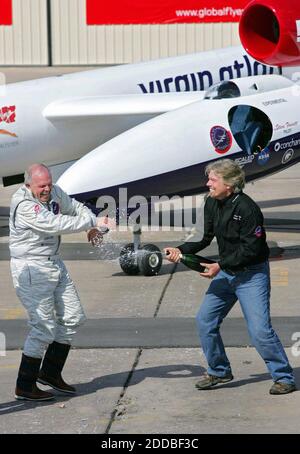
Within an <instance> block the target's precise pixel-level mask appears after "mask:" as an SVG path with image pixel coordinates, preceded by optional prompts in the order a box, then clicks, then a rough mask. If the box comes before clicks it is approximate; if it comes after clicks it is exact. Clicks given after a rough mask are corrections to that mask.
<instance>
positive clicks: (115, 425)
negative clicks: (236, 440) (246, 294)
mask: <svg viewBox="0 0 300 454" xmlns="http://www.w3.org/2000/svg"><path fill="white" fill-rule="evenodd" d="M27 78H29V77H27ZM15 190H16V188H15V187H12V188H2V187H0V282H1V298H0V373H1V386H0V433H2V434H98V435H100V434H110V435H119V436H122V435H125V434H298V433H300V427H299V408H300V392H299V391H297V392H294V393H292V394H289V395H285V396H271V395H270V394H269V388H270V386H271V384H272V381H271V378H270V376H269V374H268V372H267V369H266V367H265V364H264V362H263V361H262V360H261V358H260V357H259V356H258V354H257V352H256V350H255V349H254V348H253V347H251V345H250V341H249V338H248V334H247V330H246V326H245V322H244V320H243V316H242V313H241V310H240V307H239V305H238V303H237V304H236V305H235V306H234V308H233V309H232V311H231V312H230V314H229V315H228V317H227V319H226V320H225V322H224V325H223V327H222V333H223V336H224V342H225V345H226V350H227V353H228V356H229V358H230V360H231V363H232V369H233V373H234V377H235V378H234V380H233V381H232V382H230V383H228V384H226V385H223V386H218V387H216V388H214V389H212V390H210V391H198V390H197V389H196V388H195V386H194V385H195V383H196V382H197V380H198V379H199V377H200V376H201V375H202V374H203V372H204V370H205V367H206V363H205V358H204V356H203V353H202V350H201V348H200V345H199V343H198V338H197V333H196V329H195V323H194V318H195V315H196V313H197V311H198V309H199V306H200V304H201V299H202V297H203V295H204V292H205V291H206V289H207V286H208V284H209V282H208V281H207V280H205V279H203V278H201V277H199V276H198V275H197V274H196V273H195V272H193V271H190V270H188V269H187V268H185V267H184V266H183V265H176V266H175V265H173V264H169V263H168V262H164V264H163V267H162V269H161V272H160V274H159V275H158V276H154V277H144V276H141V275H139V276H126V275H125V274H123V272H122V271H121V269H120V267H119V264H118V254H119V250H120V248H121V246H122V245H123V244H125V243H126V242H129V241H131V237H130V234H128V233H112V234H109V235H108V236H107V237H106V238H105V244H104V245H103V246H102V247H101V249H94V248H92V247H91V246H90V245H88V244H87V243H86V238H85V234H83V233H82V234H76V235H66V236H64V238H63V243H62V247H61V253H62V257H63V258H64V260H65V263H66V266H67V267H68V269H69V271H70V274H71V276H72V278H73V280H74V281H75V283H76V286H77V289H78V291H79V294H80V297H81V301H82V304H83V306H84V308H85V311H86V314H87V317H88V320H87V322H86V325H85V326H83V327H82V328H81V329H79V331H78V334H77V336H76V337H75V339H74V347H73V348H72V350H71V352H70V356H69V359H68V361H67V364H66V366H65V369H64V378H65V379H66V381H68V382H70V383H72V384H74V385H76V387H77V391H78V393H77V395H76V396H73V397H70V396H64V395H62V394H60V393H59V392H56V391H54V394H55V396H56V400H55V401H53V402H51V401H50V402H47V403H46V402H45V403H28V402H20V401H16V400H14V387H15V380H16V375H17V371H18V367H19V362H20V358H21V349H22V344H23V342H24V338H25V335H26V330H27V323H26V318H27V317H26V312H25V311H24V309H23V307H22V306H21V304H20V302H19V301H18V299H17V297H16V295H15V291H14V289H13V287H12V281H11V277H10V270H9V253H8V229H7V227H6V225H7V213H8V206H9V200H10V196H11V194H12V193H13V192H14V191H15ZM246 192H247V193H248V194H249V195H250V196H252V197H253V198H254V199H255V200H256V201H257V202H259V204H260V206H261V207H262V209H263V212H264V215H265V218H266V225H267V234H268V241H269V245H270V248H271V262H270V265H271V279H272V298H271V314H272V319H273V324H274V327H275V329H276V330H277V332H278V334H279V335H280V337H281V339H282V341H283V343H284V345H285V348H286V352H287V354H288V357H289V359H290V362H291V364H292V366H293V367H294V370H295V376H296V381H297V385H298V388H300V311H299V295H300V282H299V275H300V233H299V228H300V197H299V194H300V165H299V164H298V165H296V166H294V167H291V168H289V169H286V170H285V171H284V172H281V173H278V174H276V175H274V176H271V177H268V178H265V179H263V180H260V181H258V182H256V183H255V184H254V185H252V184H251V185H248V186H247V188H246ZM190 234H193V232H191V231H190V230H189V229H185V230H182V231H173V232H161V231H159V232H146V233H145V234H144V235H143V238H142V241H143V243H154V244H157V245H158V246H159V247H161V248H162V247H164V246H166V245H176V244H179V243H181V242H182V241H183V240H184V239H185V238H187V236H188V235H190ZM216 254H217V248H216V244H215V243H213V244H212V245H211V246H210V247H209V248H207V250H205V251H203V255H207V256H210V257H216ZM45 389H47V388H45Z"/></svg>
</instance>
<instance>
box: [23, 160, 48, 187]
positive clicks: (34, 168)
mask: <svg viewBox="0 0 300 454" xmlns="http://www.w3.org/2000/svg"><path fill="white" fill-rule="evenodd" d="M42 170H46V171H47V172H48V173H49V174H50V175H51V171H50V169H49V168H48V167H47V166H45V165H44V164H31V166H29V167H28V169H27V170H25V173H24V183H25V184H30V183H31V181H32V175H33V174H34V173H40V172H41V171H42Z"/></svg>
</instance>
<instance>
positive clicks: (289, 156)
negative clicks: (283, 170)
mask: <svg viewBox="0 0 300 454" xmlns="http://www.w3.org/2000/svg"><path fill="white" fill-rule="evenodd" d="M293 156H294V150H293V149H292V148H289V149H288V150H286V152H285V153H284V155H283V156H282V160H281V162H282V164H286V163H287V162H289V161H290V160H291V159H292V158H293Z"/></svg>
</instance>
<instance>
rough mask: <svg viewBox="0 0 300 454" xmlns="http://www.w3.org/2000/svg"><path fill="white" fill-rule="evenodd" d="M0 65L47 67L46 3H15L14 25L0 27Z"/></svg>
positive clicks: (26, 0)
mask: <svg viewBox="0 0 300 454" xmlns="http://www.w3.org/2000/svg"><path fill="white" fill-rule="evenodd" d="M0 64H1V65H47V64H48V39H47V0H13V24H12V25H5V26H0Z"/></svg>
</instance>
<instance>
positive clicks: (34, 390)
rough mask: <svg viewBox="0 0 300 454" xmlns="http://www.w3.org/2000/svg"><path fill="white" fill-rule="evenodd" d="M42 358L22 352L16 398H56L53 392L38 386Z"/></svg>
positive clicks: (38, 399) (40, 399) (35, 399)
mask: <svg viewBox="0 0 300 454" xmlns="http://www.w3.org/2000/svg"><path fill="white" fill-rule="evenodd" d="M41 362H42V360H41V359H40V358H32V357H31V356H26V355H24V353H23V354H22V360H21V364H20V368H19V373H18V378H17V385H16V391H15V398H16V399H18V400H34V401H42V400H50V399H54V396H53V394H51V393H48V392H45V391H42V390H41V389H39V388H38V387H37V386H36V381H37V377H38V373H39V370H40V365H41Z"/></svg>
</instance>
